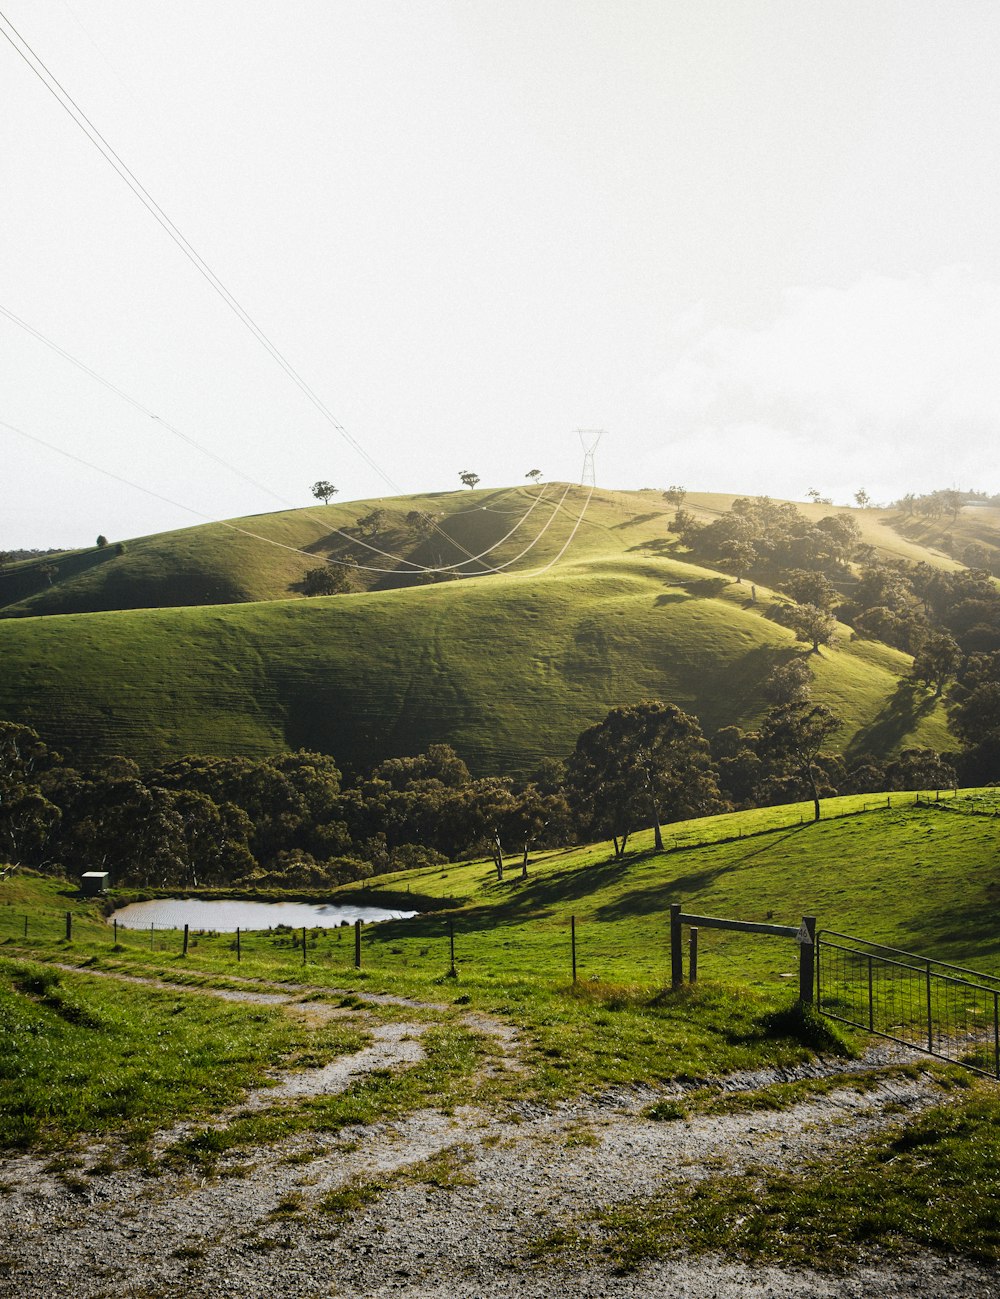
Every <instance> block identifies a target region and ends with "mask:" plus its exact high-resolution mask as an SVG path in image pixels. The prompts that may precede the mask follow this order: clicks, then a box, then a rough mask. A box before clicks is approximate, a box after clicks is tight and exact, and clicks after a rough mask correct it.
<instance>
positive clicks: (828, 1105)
mask: <svg viewBox="0 0 1000 1299" xmlns="http://www.w3.org/2000/svg"><path fill="white" fill-rule="evenodd" d="M172 986H173V989H174V991H184V989H180V988H177V986H176V985H172ZM192 991H198V992H205V991H207V990H206V989H197V990H192ZM297 992H301V990H295V989H293V988H288V989H286V990H279V991H274V990H273V989H272V990H269V992H268V993H266V994H261V993H259V992H255V991H254V990H252V989H250V988H247V989H246V991H245V993H244V992H241V991H240V990H236V991H235V992H234V991H233V990H232V989H230V990H228V991H227V992H226V994H225V995H226V996H227V997H228V998H232V997H236V998H239V999H243V997H244V996H245V998H246V999H247V1000H250V999H255V1000H259V999H260V997H261V996H262V995H266V996H268V998H269V999H271V998H277V999H278V1000H279V1001H284V1002H285V1003H286V1004H288V1005H289V1007H290V1009H294V1002H295V999H296V996H297ZM401 1001H402V999H396V1001H395V1004H397V1005H398V1004H400V1002H401ZM403 1004H405V1002H404V1003H403ZM309 1009H310V1013H313V1014H316V1013H319V1014H323V1013H324V1011H323V1009H322V1008H318V1003H312V1004H311V1005H310V1007H309ZM329 1013H331V1014H332V1013H336V1012H335V1011H334V1009H333V1008H329ZM354 1013H355V1015H359V1016H360V1017H361V1019H362V1020H363V1019H364V1012H363V1011H360V1012H358V1011H355V1012H354ZM467 1026H468V1027H469V1028H471V1029H472V1030H473V1031H476V1032H480V1033H484V1034H489V1035H490V1036H492V1037H493V1038H494V1041H495V1042H496V1043H497V1044H498V1045H499V1047H500V1049H501V1051H502V1052H503V1053H504V1055H505V1057H506V1059H507V1062H508V1066H509V1067H515V1068H516V1067H517V1035H516V1033H515V1032H514V1031H513V1030H512V1029H510V1027H509V1026H506V1025H502V1024H500V1023H498V1022H496V1021H493V1020H491V1019H489V1017H487V1016H484V1015H481V1014H476V1013H470V1014H469V1015H468V1017H467ZM367 1027H368V1029H369V1031H370V1032H371V1034H372V1042H371V1044H370V1045H369V1046H367V1047H365V1048H364V1049H363V1050H361V1051H359V1052H357V1053H355V1054H353V1055H351V1056H347V1057H344V1058H343V1059H341V1060H339V1061H336V1062H334V1063H333V1064H332V1065H330V1066H326V1067H324V1068H319V1069H314V1070H309V1071H303V1072H298V1073H291V1074H288V1075H285V1076H283V1077H281V1078H279V1079H277V1080H276V1086H274V1087H272V1088H269V1089H265V1090H262V1091H261V1092H258V1093H254V1094H253V1095H252V1096H251V1097H250V1098H249V1101H248V1102H245V1103H244V1104H243V1105H241V1107H240V1108H241V1109H244V1108H246V1106H247V1104H250V1105H251V1106H264V1105H269V1104H289V1103H294V1102H295V1100H296V1099H297V1098H298V1097H301V1096H304V1095H314V1094H318V1093H320V1092H323V1093H326V1094H329V1093H330V1092H331V1091H336V1090H340V1089H342V1088H344V1087H347V1086H349V1085H350V1084H351V1082H352V1081H354V1080H355V1079H357V1078H358V1077H359V1076H361V1075H363V1074H364V1073H365V1072H366V1071H368V1070H371V1069H385V1068H394V1069H405V1068H407V1067H410V1066H412V1065H413V1064H414V1063H416V1062H417V1061H418V1060H419V1059H421V1058H422V1054H423V1051H422V1047H421V1043H420V1038H421V1034H422V1032H423V1031H424V1029H425V1027H426V1024H425V1022H424V1021H415V1022H413V1023H410V1024H407V1023H399V1022H393V1023H391V1024H381V1023H378V1022H377V1021H375V1020H373V1021H372V1022H371V1023H370V1024H368V1025H367ZM869 1063H871V1061H870V1062H869ZM876 1063H877V1061H876ZM823 1067H824V1066H823V1065H822V1064H820V1065H816V1066H813V1071H816V1070H820V1069H822V1068H823ZM800 1072H808V1071H807V1070H803V1071H800ZM769 1077H773V1075H771V1076H768V1075H766V1074H762V1073H755V1074H752V1075H751V1074H748V1075H745V1076H743V1077H742V1078H733V1079H730V1080H729V1086H730V1087H731V1088H733V1089H738V1088H741V1087H754V1086H759V1085H761V1083H762V1082H764V1081H768V1080H769ZM653 1095H654V1094H653V1093H652V1092H643V1091H641V1090H638V1089H635V1090H633V1089H628V1090H622V1091H620V1092H615V1093H610V1094H606V1095H604V1096H601V1097H599V1098H595V1099H592V1100H586V1101H579V1102H575V1103H573V1104H566V1105H563V1106H560V1107H558V1108H557V1109H555V1110H542V1109H541V1108H540V1107H530V1106H524V1107H523V1109H522V1112H520V1113H515V1114H513V1115H509V1116H507V1117H506V1118H504V1119H498V1118H497V1117H496V1116H495V1115H493V1114H491V1113H490V1112H488V1111H487V1110H486V1108H485V1107H482V1108H481V1107H478V1106H476V1105H470V1106H468V1107H466V1108H464V1109H462V1110H460V1111H458V1112H455V1113H453V1114H442V1113H439V1112H437V1111H434V1110H426V1111H422V1112H419V1113H416V1114H412V1115H410V1116H409V1117H407V1118H405V1119H403V1120H401V1121H399V1122H394V1123H384V1124H378V1125H374V1126H371V1127H367V1128H356V1129H351V1130H347V1131H344V1132H341V1133H339V1134H338V1135H337V1136H326V1135H322V1134H316V1133H309V1134H307V1135H298V1136H296V1137H294V1138H291V1139H289V1140H286V1141H284V1142H282V1143H280V1144H278V1145H276V1146H270V1147H267V1148H266V1149H259V1150H253V1151H250V1152H247V1151H241V1152H240V1154H239V1155H238V1157H237V1156H232V1157H229V1158H228V1162H227V1160H225V1159H224V1160H223V1161H222V1162H221V1163H220V1165H219V1168H218V1171H217V1174H216V1175H215V1176H213V1177H212V1178H209V1179H205V1180H201V1179H200V1178H195V1177H192V1176H190V1175H183V1174H175V1173H166V1172H164V1173H162V1174H161V1175H160V1176H158V1177H150V1176H148V1175H144V1174H143V1173H141V1172H140V1171H138V1170H135V1169H128V1168H122V1169H118V1170H116V1171H113V1172H110V1173H106V1174H104V1175H97V1174H93V1175H81V1174H84V1173H85V1172H86V1169H85V1168H84V1169H81V1170H77V1171H76V1172H72V1171H71V1172H70V1173H67V1172H66V1170H63V1171H62V1172H60V1171H58V1170H57V1169H55V1168H53V1167H52V1163H51V1161H50V1160H49V1159H47V1158H36V1157H31V1156H16V1157H7V1158H6V1159H4V1160H3V1161H2V1165H0V1188H2V1193H0V1232H2V1244H0V1296H3V1299H7V1297H8V1296H9V1299H51V1297H52V1296H60V1297H62V1296H66V1297H67V1299H112V1296H114V1297H115V1299H182V1297H183V1299H285V1297H286V1296H287V1297H288V1299H292V1296H294V1297H295V1299H313V1297H314V1296H324V1297H325V1296H343V1297H344V1299H363V1297H367V1296H382V1295H391V1294H397V1293H399V1294H403V1295H405V1296H408V1297H409V1299H476V1297H478V1296H490V1299H493V1297H494V1296H504V1295H517V1296H521V1297H522V1299H536V1297H538V1299H541V1297H542V1296H545V1297H546V1299H547V1297H548V1296H563V1295H572V1296H580V1297H581V1299H599V1297H601V1299H619V1297H621V1299H625V1297H626V1296H628V1297H631V1296H650V1297H654V1296H655V1297H657V1299H659V1297H662V1299H668V1297H669V1299H675V1297H678V1299H679V1297H680V1296H685V1297H690V1299H695V1297H697V1299H758V1297H759V1299H764V1297H765V1296H766V1297H767V1299H799V1296H821V1297H824V1299H825V1297H827V1296H829V1297H834V1296H836V1297H837V1299H848V1297H851V1299H854V1297H855V1296H857V1297H858V1299H860V1297H861V1296H864V1297H865V1299H882V1297H883V1296H886V1297H887V1296H912V1297H913V1299H923V1297H925V1296H926V1299H1000V1278H998V1276H997V1273H996V1271H995V1270H993V1269H987V1268H980V1267H977V1266H975V1265H973V1264H971V1263H969V1262H968V1261H966V1260H957V1259H947V1258H940V1257H938V1256H935V1255H930V1254H927V1255H921V1256H920V1257H914V1258H909V1259H906V1260H903V1261H900V1260H899V1259H893V1260H891V1261H883V1260H881V1259H879V1258H877V1257H874V1256H873V1257H872V1258H871V1259H870V1260H869V1261H868V1263H867V1264H866V1265H865V1266H860V1267H856V1268H854V1269H853V1270H851V1271H850V1272H848V1273H847V1274H844V1275H830V1274H826V1273H815V1272H810V1271H802V1270H793V1269H788V1268H773V1267H764V1266H758V1265H754V1266H747V1265H742V1264H738V1263H734V1262H731V1261H727V1260H724V1259H720V1258H712V1257H709V1258H706V1257H698V1258H691V1257H687V1256H677V1257H673V1258H671V1259H669V1260H668V1261H665V1262H661V1263H656V1264H650V1265H647V1266H645V1267H644V1268H642V1269H640V1270H639V1271H638V1272H634V1273H630V1274H627V1275H617V1274H615V1273H614V1271H613V1270H612V1269H611V1267H610V1265H608V1264H603V1263H600V1262H594V1261H593V1258H592V1257H591V1255H590V1254H588V1255H587V1256H586V1259H587V1261H586V1262H585V1263H583V1262H577V1261H574V1260H573V1258H572V1256H569V1261H566V1260H565V1259H564V1260H563V1261H561V1262H558V1261H554V1257H555V1256H554V1255H553V1254H551V1253H550V1252H547V1251H545V1250H541V1251H539V1250H538V1249H536V1248H532V1243H533V1242H537V1241H538V1239H539V1238H541V1237H543V1236H545V1235H546V1234H547V1233H550V1232H552V1231H555V1230H557V1229H559V1228H562V1227H565V1226H566V1225H567V1224H570V1223H573V1222H586V1221H587V1220H588V1218H589V1216H590V1215H591V1214H592V1211H593V1210H594V1209H595V1208H597V1207H602V1206H610V1205H615V1204H619V1203H621V1202H623V1201H626V1200H628V1199H629V1198H630V1197H633V1196H637V1195H643V1194H648V1193H649V1192H650V1191H651V1190H652V1189H654V1188H655V1187H657V1186H661V1185H663V1184H666V1183H670V1182H672V1181H678V1180H682V1179H686V1180H692V1179H697V1178H699V1177H702V1176H704V1175H705V1172H706V1169H707V1168H711V1167H713V1166H714V1167H718V1166H719V1165H720V1164H721V1163H724V1164H725V1166H726V1167H727V1168H729V1169H731V1170H733V1171H734V1172H737V1171H740V1170H742V1169H745V1168H746V1167H748V1166H749V1165H754V1166H756V1167H773V1168H795V1167H796V1166H797V1165H798V1164H799V1163H800V1162H801V1161H802V1160H803V1159H804V1158H806V1157H811V1156H814V1155H817V1154H834V1155H835V1154H836V1151H837V1150H838V1149H840V1148H843V1147H844V1146H845V1145H847V1144H848V1143H850V1142H853V1141H857V1140H858V1139H859V1138H862V1137H864V1136H866V1135H869V1134H871V1133H873V1132H875V1131H877V1130H878V1129H879V1128H880V1127H882V1126H884V1125H885V1124H886V1123H887V1122H888V1121H889V1115H890V1114H891V1116H892V1118H893V1119H894V1120H896V1119H898V1117H899V1115H900V1114H901V1113H902V1114H905V1113H907V1112H911V1113H912V1112H916V1111H918V1110H919V1109H920V1108H921V1107H923V1106H926V1105H928V1104H930V1103H932V1102H933V1101H934V1100H935V1099H937V1097H938V1095H939V1093H937V1091H936V1089H935V1088H934V1086H933V1084H932V1083H931V1082H930V1081H929V1080H926V1079H922V1078H909V1077H907V1078H887V1079H885V1080H883V1081H882V1082H881V1083H879V1085H878V1086H877V1087H875V1088H874V1089H873V1090H869V1091H866V1092H858V1091H854V1090H851V1089H849V1088H847V1087H845V1088H843V1089H838V1090H835V1091H832V1092H830V1093H829V1094H827V1095H824V1096H822V1097H816V1098H813V1099H810V1100H808V1101H805V1102H803V1103H801V1104H799V1105H797V1106H795V1107H794V1108H791V1109H789V1110H786V1111H783V1112H780V1113H768V1112H757V1113H751V1114H743V1115H732V1114H728V1115H721V1116H716V1117H708V1116H702V1117H695V1118H692V1119H690V1120H686V1121H675V1122H660V1123H656V1122H653V1121H651V1120H648V1119H645V1118H643V1117H642V1110H643V1108H644V1107H645V1106H646V1105H647V1104H648V1103H649V1101H650V1100H651V1099H652V1098H653ZM657 1095H659V1093H657ZM177 1131H178V1130H177V1129H174V1130H173V1131H172V1132H170V1133H162V1134H160V1140H159V1141H158V1142H157V1143H156V1144H157V1146H158V1147H160V1148H162V1146H163V1145H164V1144H166V1141H167V1139H168V1138H174V1137H176V1135H177ZM102 1153H104V1152H102V1151H98V1150H97V1149H96V1148H95V1149H94V1150H93V1151H91V1152H89V1156H85V1158H84V1162H85V1164H86V1163H87V1162H88V1160H89V1162H93V1161H94V1160H95V1159H97V1158H98V1157H99V1156H100V1155H101V1154H102ZM425 1161H430V1163H427V1162H425ZM372 1182H381V1183H383V1184H384V1188H383V1189H381V1191H380V1192H379V1193H377V1194H376V1193H373V1194H371V1195H370V1196H368V1197H365V1196H361V1197H359V1199H358V1203H357V1205H356V1207H355V1208H354V1210H353V1212H351V1213H349V1214H345V1215H343V1216H341V1215H339V1214H337V1213H331V1212H330V1211H329V1210H328V1208H327V1209H324V1207H323V1205H322V1203H321V1202H322V1201H323V1200H324V1197H327V1196H329V1195H330V1193H332V1192H338V1191H341V1190H342V1189H343V1188H344V1187H345V1186H346V1187H351V1186H358V1185H362V1186H363V1185H366V1184H367V1185H370V1184H371V1183H372ZM598 1257H599V1255H598Z"/></svg>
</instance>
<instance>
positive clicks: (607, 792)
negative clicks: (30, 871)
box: [0, 655, 1000, 889]
mask: <svg viewBox="0 0 1000 1299" xmlns="http://www.w3.org/2000/svg"><path fill="white" fill-rule="evenodd" d="M997 658H998V659H1000V655H998V656H997ZM991 666H992V667H996V666H997V665H996V663H995V662H991ZM809 678H810V674H809V672H808V669H805V670H803V659H802V658H801V657H800V658H798V659H793V660H791V661H790V662H789V663H786V664H782V665H779V666H778V667H777V668H776V669H775V671H774V672H773V673H772V677H771V680H770V682H769V683H768V688H769V692H770V694H771V697H772V699H773V701H774V702H773V705H772V707H771V708H770V710H769V711H768V712H767V714H766V715H765V717H764V719H763V721H762V723H761V725H760V727H759V728H758V729H757V730H755V731H750V732H744V731H742V730H740V728H738V727H736V726H729V727H725V728H724V729H723V730H721V731H719V732H718V733H717V734H716V735H715V736H714V737H713V739H712V740H711V742H709V741H708V740H707V739H706V737H705V736H704V735H703V733H702V731H701V727H700V726H699V724H698V721H697V719H696V718H694V717H692V716H690V715H688V714H687V713H684V712H683V711H682V710H681V709H680V708H678V707H676V705H673V704H669V703H662V702H660V701H659V700H647V701H644V702H641V703H638V704H633V705H630V706H628V707H621V708H615V709H612V710H611V712H609V713H608V715H607V716H606V717H605V718H604V719H603V721H601V722H599V723H597V724H595V725H594V726H591V727H588V728H587V730H585V731H584V732H583V733H582V734H581V735H580V737H579V739H578V741H577V743H576V747H575V749H574V751H573V753H572V754H571V755H570V756H569V759H568V761H567V762H566V763H565V764H563V763H560V762H558V761H555V760H551V759H550V760H546V761H545V762H544V763H542V764H541V766H540V767H539V768H538V770H537V771H536V772H535V773H534V774H533V775H532V777H531V778H530V779H527V780H514V779H511V778H505V777H496V776H492V777H481V778H473V777H472V776H471V775H470V773H469V770H468V768H467V767H466V765H465V763H464V762H463V761H462V760H461V758H459V757H458V756H457V755H456V754H455V753H454V751H453V750H452V749H451V748H450V747H449V746H448V745H444V744H439V745H432V746H431V747H430V748H429V749H428V750H427V752H426V753H423V754H419V755H417V756H416V757H405V758H389V759H386V760H385V761H383V762H381V763H379V764H378V765H377V766H376V767H374V768H373V769H372V770H371V771H370V772H368V773H366V774H364V775H361V776H358V777H357V778H355V779H353V780H349V781H345V780H344V778H343V776H342V774H341V772H340V770H339V769H338V767H337V765H336V763H335V761H334V759H333V758H331V757H329V756H327V755H324V754H318V753H309V752H296V753H285V754H279V755H276V756H274V757H271V758H265V759H250V758H210V757H186V758H183V759H180V760H178V761H176V762H173V763H170V764H168V765H167V766H164V767H160V768H158V769H155V770H151V771H145V772H141V771H140V770H139V768H138V767H137V766H136V764H135V763H134V762H131V761H130V760H129V759H126V758H112V759H109V760H107V761H105V762H104V763H102V764H101V766H100V767H99V768H97V769H90V770H80V769H77V768H75V767H73V766H72V765H70V764H68V763H66V762H64V761H63V760H62V759H61V758H60V757H59V756H58V755H57V754H55V753H53V752H52V751H51V750H50V749H49V748H48V747H47V746H46V745H45V744H44V743H43V742H42V741H41V740H40V739H39V737H38V736H37V734H35V732H34V731H32V730H31V729H30V728H28V727H25V726H19V725H16V724H14V723H0V859H6V860H9V861H15V862H23V863H25V864H28V865H33V866H36V867H39V868H42V869H46V868H48V869H52V870H56V869H59V870H65V871H66V872H67V873H70V874H73V873H80V872H82V871H84V870H95V869H103V870H107V871H109V872H110V874H111V876H112V878H113V880H114V881H115V883H116V884H119V885H129V884H132V885H140V886H157V887H191V886H197V885H239V886H248V885H253V886H258V887H276V888H293V889H294V888H323V887H330V886H333V885H336V884H342V883H345V882H348V881H350V880H361V879H365V878H367V877H369V876H371V875H373V874H380V873H384V872H387V871H394V870H400V869H404V868H408V867H413V866H420V865H433V864H436V863H444V862H445V861H448V860H451V859H454V858H457V857H464V856H469V855H473V854H477V855H478V854H483V855H488V856H489V857H491V858H492V860H493V863H494V866H495V869H496V873H497V878H498V879H503V878H504V872H505V870H506V869H509V868H510V866H511V864H512V859H513V864H515V868H516V867H517V866H519V867H520V871H521V874H522V876H526V875H527V873H528V864H529V854H530V852H531V851H532V850H533V849H539V848H543V847H554V846H559V845H563V844H567V843H571V842H574V841H576V840H577V839H583V840H594V839H604V838H609V839H611V840H612V841H613V844H614V850H615V854H616V855H618V856H620V855H621V854H623V853H624V852H625V849H626V844H627V842H628V839H629V837H630V836H631V834H632V833H633V832H634V831H635V830H637V829H641V828H644V827H649V826H652V827H653V828H654V835H655V841H656V844H657V846H662V835H661V829H660V827H661V825H662V824H664V823H666V822H671V821H677V820H683V819H687V818H691V817H698V816H705V815H710V814H712V813H716V812H724V811H728V810H731V809H733V808H748V807H755V806H761V805H766V804H771V803H782V802H788V801H797V800H800V799H812V800H813V803H814V809H815V815H816V816H817V817H818V816H819V810H820V799H821V798H823V797H828V796H830V795H833V794H836V793H868V792H875V791H885V790H894V789H906V788H909V789H912V788H944V787H949V786H951V785H952V784H954V783H955V782H956V780H957V779H958V775H957V772H956V767H955V763H954V755H952V756H951V757H948V756H945V757H942V756H941V755H939V754H938V753H936V752H934V751H933V750H929V749H918V748H911V749H907V750H905V751H904V752H903V753H901V754H900V755H899V756H898V757H895V758H893V759H891V760H880V759H877V758H875V757H872V756H870V755H865V756H862V757H860V758H857V759H855V760H853V761H850V762H849V761H847V760H846V759H845V758H844V757H842V756H840V755H839V754H836V753H829V752H826V751H825V746H826V744H827V741H828V740H829V739H830V737H831V736H833V735H834V734H835V733H836V732H837V731H838V730H839V727H840V721H839V719H838V718H837V717H836V716H835V715H834V714H833V713H832V712H831V711H830V710H829V709H828V708H826V707H825V706H824V705H823V704H819V703H815V702H813V701H812V700H811V699H810V698H809ZM964 688H965V690H966V692H967V693H966V702H965V703H964V704H963V705H962V708H961V709H960V712H961V715H962V718H963V720H962V722H961V724H960V727H959V729H962V728H965V730H966V732H967V733H969V734H970V735H973V736H974V738H975V739H976V743H975V744H974V745H973V748H972V749H971V750H970V752H973V753H974V754H976V755H978V758H980V759H982V760H984V761H985V760H989V761H992V762H993V763H994V764H996V763H997V762H1000V685H997V683H996V682H995V681H994V680H993V678H992V677H991V678H989V679H987V680H985V681H983V680H981V679H980V678H979V677H975V676H972V675H970V676H969V677H968V679H967V681H966V683H965V687H964ZM983 690H985V691H986V694H979V695H977V693H976V692H977V691H983ZM963 710H964V711H963ZM984 712H985V713H987V714H988V720H987V721H986V722H985V723H984ZM984 724H985V725H986V726H987V728H988V732H989V733H988V744H987V745H986V747H985V748H984V747H983V742H982V740H981V738H979V737H980V732H979V729H977V728H981V727H982V726H983V725H984ZM989 728H992V729H991V730H989ZM987 749H988V752H987V751H986V750H987ZM996 770H997V767H996V765H994V767H993V771H994V774H995V773H996Z"/></svg>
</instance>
